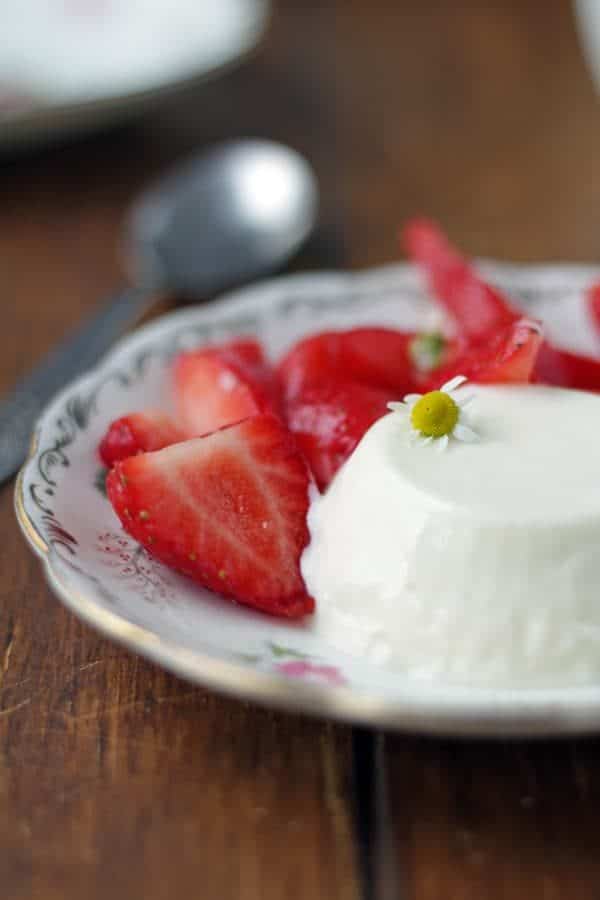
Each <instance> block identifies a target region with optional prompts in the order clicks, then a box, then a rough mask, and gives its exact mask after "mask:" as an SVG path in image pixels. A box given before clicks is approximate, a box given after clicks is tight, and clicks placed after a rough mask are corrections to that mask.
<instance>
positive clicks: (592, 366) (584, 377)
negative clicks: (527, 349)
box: [535, 341, 600, 392]
mask: <svg viewBox="0 0 600 900" xmlns="http://www.w3.org/2000/svg"><path fill="white" fill-rule="evenodd" d="M535 376H536V380H537V381H540V382H542V384H553V385H557V386H558V387H569V388H574V389H575V390H579V391H598V392H600V360H597V359H593V358H592V357H591V356H581V355H580V354H579V353H571V352H570V351H569V350H560V349H559V348H558V347H553V346H552V345H551V344H549V343H548V342H547V341H544V343H543V344H542V346H541V349H540V353H539V356H538V358H537V361H536V365H535Z"/></svg>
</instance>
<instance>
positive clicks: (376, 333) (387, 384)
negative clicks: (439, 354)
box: [278, 328, 415, 399]
mask: <svg viewBox="0 0 600 900" xmlns="http://www.w3.org/2000/svg"><path fill="white" fill-rule="evenodd" d="M414 339H415V335H414V334H412V333H409V332H404V331H395V330H393V329H391V328H353V329H351V330H350V331H328V332H323V333H321V334H317V335H314V336H312V337H308V338H305V339H304V340H302V341H300V342H299V343H297V344H296V345H295V346H294V347H292V349H291V350H290V351H289V353H288V354H287V356H285V357H284V359H283V360H282V361H281V362H280V364H279V367H278V374H279V377H280V379H281V382H282V384H283V389H284V394H285V396H286V398H288V399H290V398H293V397H297V396H298V395H299V394H301V393H302V392H303V391H304V390H305V389H306V388H308V387H312V386H315V385H322V384H325V383H326V382H329V381H331V380H336V381H343V382H347V381H354V382H360V383H361V384H366V385H370V386H372V387H378V388H389V389H391V390H393V391H395V392H396V393H398V394H400V393H408V392H410V391H411V390H412V389H413V387H414V362H413V358H412V356H411V346H412V343H413V341H414Z"/></svg>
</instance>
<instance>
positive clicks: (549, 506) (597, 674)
mask: <svg viewBox="0 0 600 900" xmlns="http://www.w3.org/2000/svg"><path fill="white" fill-rule="evenodd" d="M462 390H465V391H466V390H468V391H469V393H474V394H475V399H474V401H473V403H472V404H471V406H470V407H469V424H470V425H471V426H472V428H473V429H474V430H475V431H476V432H477V434H478V435H479V438H480V439H479V441H478V442H477V443H469V444H466V443H459V442H456V441H451V443H450V444H449V446H448V447H447V449H446V450H445V451H444V452H440V451H439V448H438V446H437V442H436V441H434V442H433V443H432V444H430V445H429V446H423V445H421V444H420V443H419V442H417V443H415V442H414V441H412V440H411V436H410V428H409V427H408V424H407V423H408V420H407V418H402V417H401V416H400V415H399V414H398V413H390V414H389V415H387V416H385V417H384V418H383V419H381V420H380V421H378V422H377V423H376V424H375V425H374V426H373V427H372V428H371V429H370V430H369V431H368V433H367V434H366V435H365V436H364V438H363V439H362V441H361V443H360V444H359V446H358V447H357V449H356V450H355V452H354V453H353V455H352V456H351V457H350V459H349V460H348V461H347V462H346V464H345V465H344V467H343V468H342V469H341V471H340V472H339V473H338V475H337V476H336V478H335V479H334V481H333V482H332V484H331V485H330V487H329V489H328V491H327V492H326V493H325V494H324V495H323V496H321V497H318V498H316V499H315V500H314V502H313V504H312V506H311V509H310V513H309V527H310V532H311V543H310V545H309V547H308V548H307V549H306V551H305V552H304V555H303V558H302V572H303V575H304V578H305V580H306V583H307V586H308V589H309V591H310V592H311V594H312V595H313V596H314V597H315V598H316V600H317V614H316V617H315V622H314V626H313V627H315V628H316V629H318V632H319V635H320V637H321V638H322V639H324V640H325V641H327V642H328V643H329V644H331V645H332V646H334V647H336V648H337V649H339V650H342V651H344V652H346V653H351V654H355V655H360V656H361V657H363V658H365V659H366V660H369V661H371V662H373V663H377V664H379V665H382V666H385V667H386V668H389V669H393V670H396V671H398V672H399V673H404V674H408V675H410V676H413V677H417V678H420V679H425V680H428V681H431V682H437V683H438V684H439V683H455V684H463V685H474V686H494V687H519V686H522V687H532V686H538V685H539V686H548V685H557V686H559V685H560V686H567V685H575V684H585V683H588V684H589V683H591V682H594V681H599V682H600V396H596V395H594V394H587V393H582V392H577V391H566V390H559V389H555V388H548V387H541V386H540V387H538V386H520V387H518V386H505V387H502V386H493V387H492V386H489V387H487V386H486V387H484V386H475V385H468V387H467V388H462V389H460V390H459V391H458V392H457V395H456V396H457V399H458V398H460V393H461V391H462Z"/></svg>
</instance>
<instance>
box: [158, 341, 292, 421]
mask: <svg viewBox="0 0 600 900" xmlns="http://www.w3.org/2000/svg"><path fill="white" fill-rule="evenodd" d="M174 380H175V398H176V403H177V412H178V416H179V420H180V422H181V424H182V426H183V428H184V429H185V430H186V431H187V433H188V434H189V435H193V436H197V435H202V434H209V433H210V432H211V431H216V430H217V429H219V428H224V427H225V426H226V425H232V424H233V423H234V422H240V421H241V420H242V419H245V418H247V417H248V416H253V415H256V414H258V413H262V412H278V397H277V387H276V379H275V377H274V375H273V373H272V372H271V370H270V368H269V366H268V365H267V363H266V361H265V358H264V355H263V352H262V349H261V346H260V344H258V342H257V341H250V340H245V341H236V342H234V343H231V344H223V345H222V346H219V347H207V348H205V349H203V350H196V351H194V352H192V353H181V354H180V355H179V356H178V357H177V359H176V360H175V365H174Z"/></svg>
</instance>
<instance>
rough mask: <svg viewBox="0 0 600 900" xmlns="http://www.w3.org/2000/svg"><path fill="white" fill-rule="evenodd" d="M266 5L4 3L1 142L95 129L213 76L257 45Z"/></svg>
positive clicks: (129, 0)
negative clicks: (98, 122)
mask: <svg viewBox="0 0 600 900" xmlns="http://www.w3.org/2000/svg"><path fill="white" fill-rule="evenodd" d="M267 11H268V2H267V0H3V2H2V3H1V4H0V143H1V142H2V141H3V140H4V139H6V140H10V139H11V138H14V137H17V138H18V137H19V136H20V134H21V132H23V133H24V134H25V135H29V134H30V133H33V132H39V133H48V134H51V133H54V131H55V130H57V129H58V130H60V131H63V130H65V126H66V127H67V129H70V127H73V126H75V127H80V126H81V125H82V124H85V126H86V127H89V126H90V122H93V120H94V118H97V119H99V118H102V119H107V118H114V117H115V116H116V115H117V114H122V113H123V112H124V111H130V110H132V109H134V108H135V107H138V106H139V104H140V103H141V102H148V100H149V99H150V98H151V97H152V95H153V94H154V92H156V91H162V90H164V89H165V88H168V87H174V86H177V85H179V84H181V83H185V82H187V81H189V80H192V79H195V78H199V77H202V76H205V75H208V74H210V73H211V72H214V71H215V70H218V69H219V68H221V67H222V66H225V65H226V64H228V63H231V62H232V61H233V60H235V59H236V58H238V57H239V56H241V55H243V54H244V53H245V52H247V51H249V50H250V49H251V48H252V47H253V46H254V45H255V44H256V42H257V41H258V39H259V38H260V36H261V34H262V32H263V30H264V27H265V24H266V19H267ZM82 112H84V113H85V116H84V118H85V120H86V121H85V123H82V122H81V116H75V115H74V113H79V114H81V113H82ZM40 113H43V115H42V117H41V119H40V121H37V120H36V117H39V115H40Z"/></svg>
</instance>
